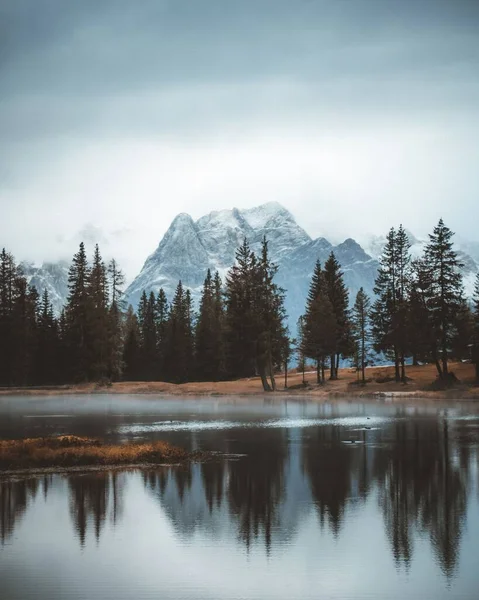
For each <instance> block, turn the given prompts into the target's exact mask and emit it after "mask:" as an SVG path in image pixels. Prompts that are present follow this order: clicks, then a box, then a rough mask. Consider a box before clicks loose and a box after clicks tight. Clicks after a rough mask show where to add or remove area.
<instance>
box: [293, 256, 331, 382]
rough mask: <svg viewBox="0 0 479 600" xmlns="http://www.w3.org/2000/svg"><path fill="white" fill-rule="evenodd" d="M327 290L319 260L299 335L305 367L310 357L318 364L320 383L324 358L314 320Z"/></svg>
mask: <svg viewBox="0 0 479 600" xmlns="http://www.w3.org/2000/svg"><path fill="white" fill-rule="evenodd" d="M325 288H326V285H325V281H324V275H323V271H322V268H321V263H320V262H319V260H317V261H316V264H315V266H314V271H313V276H312V278H311V283H310V286H309V291H308V297H307V300H306V311H305V314H304V317H302V318H301V323H300V325H301V331H300V334H299V335H300V338H301V354H302V355H303V365H304V359H305V358H306V357H309V358H311V359H313V360H314V361H315V362H316V376H317V377H316V378H317V382H318V383H320V382H321V361H322V358H321V356H320V354H319V351H318V348H319V344H320V340H319V339H317V335H318V329H317V328H316V327H315V324H314V319H315V317H316V315H317V301H318V298H319V297H320V296H321V295H324V294H325V293H326V291H325ZM323 364H324V361H323Z"/></svg>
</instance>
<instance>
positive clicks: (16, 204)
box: [0, 0, 479, 277]
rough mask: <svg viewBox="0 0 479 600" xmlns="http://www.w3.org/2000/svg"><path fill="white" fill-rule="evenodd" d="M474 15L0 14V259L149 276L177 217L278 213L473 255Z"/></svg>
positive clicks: (22, 2) (414, 9)
mask: <svg viewBox="0 0 479 600" xmlns="http://www.w3.org/2000/svg"><path fill="white" fill-rule="evenodd" d="M478 140H479V2H475V1H473V0H141V1H138V2H133V1H132V0H101V1H99V0H0V209H1V214H0V246H3V245H5V246H7V247H8V248H9V249H10V250H11V251H12V252H14V254H15V255H16V257H17V259H19V260H20V259H31V260H35V261H41V260H43V259H48V260H52V259H57V258H59V257H61V256H65V257H66V256H70V254H71V252H73V251H74V249H75V247H76V245H77V243H78V241H79V240H80V238H81V237H85V238H87V239H88V240H91V241H94V240H98V241H99V242H100V243H102V249H103V253H104V254H105V255H112V254H114V255H116V256H117V258H118V259H119V260H120V261H121V262H122V263H123V266H124V268H125V269H126V271H127V274H128V276H129V277H132V276H134V275H136V273H137V272H138V270H139V269H140V267H141V265H142V264H143V262H144V260H145V258H146V256H147V255H148V254H150V253H151V252H152V251H153V250H154V249H155V247H156V246H157V244H158V242H159V241H160V239H161V236H162V235H163V234H164V232H165V230H166V229H167V227H168V225H169V224H170V222H171V220H172V219H173V218H174V216H175V215H176V214H177V213H178V212H188V213H190V214H191V215H192V216H193V217H194V218H198V217H200V216H201V215H203V214H205V213H207V212H209V211H211V210H217V209H221V208H232V207H234V206H237V207H239V208H248V207H251V206H255V205H257V204H259V203H262V202H266V201H269V200H276V201H279V202H281V203H282V204H283V205H284V206H286V207H287V208H288V209H290V210H291V212H292V213H293V214H294V215H295V216H296V218H297V221H298V222H299V224H300V225H302V226H303V227H304V228H305V229H306V230H307V231H308V233H309V234H310V235H312V236H314V237H316V236H318V235H324V236H326V237H327V238H329V239H331V240H332V241H340V240H342V239H344V238H345V237H356V238H358V239H359V240H361V239H362V238H363V237H364V236H365V235H366V234H367V233H369V232H372V233H382V232H384V231H386V230H387V229H388V228H389V227H390V226H392V225H397V224H399V223H400V222H403V223H404V224H405V225H406V226H407V227H408V228H409V229H411V230H412V231H413V232H414V233H416V234H419V235H422V234H425V233H427V232H428V231H429V230H430V229H431V228H432V226H433V225H434V224H435V223H436V221H437V220H438V218H439V217H440V216H443V217H444V219H445V220H446V223H447V224H449V225H450V226H451V227H452V228H453V229H455V230H456V231H457V232H458V234H460V235H461V236H463V237H466V238H470V239H473V240H478V239H479V235H478V233H477V227H478V220H479V141H478Z"/></svg>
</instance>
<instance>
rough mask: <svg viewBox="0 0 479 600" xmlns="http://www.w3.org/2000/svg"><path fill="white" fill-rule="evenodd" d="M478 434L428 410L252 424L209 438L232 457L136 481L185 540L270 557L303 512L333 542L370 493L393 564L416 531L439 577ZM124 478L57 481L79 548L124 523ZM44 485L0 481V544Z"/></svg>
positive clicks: (405, 554)
mask: <svg viewBox="0 0 479 600" xmlns="http://www.w3.org/2000/svg"><path fill="white" fill-rule="evenodd" d="M477 433H478V429H477V427H471V424H470V423H468V422H466V421H461V420H457V421H448V420H446V419H440V418H430V417H421V418H419V417H417V418H404V419H396V420H391V421H390V422H389V423H387V424H386V425H384V426H383V427H381V428H377V429H369V428H367V427H361V428H357V429H354V428H345V427H341V426H340V425H338V424H337V423H334V424H331V425H322V426H320V427H314V428H299V429H294V428H293V429H279V428H270V429H268V428H265V429H259V428H252V427H250V428H244V429H242V430H238V431H234V432H228V434H226V433H224V432H223V433H221V432H215V433H214V434H211V435H214V436H216V438H217V439H216V442H217V443H216V445H215V447H216V448H218V447H219V446H221V449H222V450H223V451H224V452H234V453H235V454H236V455H238V456H233V457H229V458H226V459H225V458H218V459H215V460H211V461H209V462H205V463H203V464H192V465H187V466H183V467H178V468H170V469H168V468H162V469H158V470H155V471H150V472H142V473H141V475H140V476H141V477H142V480H143V484H144V489H145V490H146V491H147V494H148V496H149V497H150V498H153V499H154V500H155V502H156V505H157V506H158V507H159V508H160V509H161V512H162V513H163V514H165V515H166V516H167V518H168V520H169V522H170V523H171V525H172V527H173V528H174V531H175V532H176V534H177V535H178V536H180V537H182V538H186V539H191V538H192V537H193V535H194V534H195V532H197V531H201V532H202V533H203V534H204V535H208V536H210V537H211V538H212V539H216V540H218V539H225V538H227V537H231V536H233V537H234V538H236V540H238V543H239V544H240V545H242V546H243V547H244V548H245V549H247V550H248V551H250V549H251V548H252V546H253V545H256V546H258V545H260V546H262V547H263V548H264V550H265V552H266V553H268V554H270V553H274V552H275V548H276V546H279V545H280V544H282V543H284V542H285V540H291V539H293V538H294V536H295V535H296V534H297V532H298V530H299V528H300V526H301V524H302V522H304V521H305V520H306V519H308V518H309V517H310V515H311V514H315V515H316V517H317V523H318V526H319V532H320V533H319V535H321V531H323V532H324V530H325V529H327V530H329V531H330V532H331V533H332V534H333V535H334V536H335V537H336V538H338V537H340V536H341V533H342V526H343V524H344V523H345V521H347V520H348V519H351V518H357V519H360V518H361V512H360V511H361V509H362V507H363V506H364V505H365V503H366V502H367V501H369V500H371V499H372V500H373V501H374V502H375V503H376V505H377V507H378V510H379V514H380V515H381V518H382V520H383V523H384V530H385V533H386V535H387V538H388V540H389V544H390V549H391V553H392V557H393V560H394V561H395V563H396V564H397V566H398V567H400V568H401V567H403V568H405V569H406V570H408V569H409V568H410V565H411V563H412V561H413V560H414V552H415V544H417V543H418V539H419V538H420V537H421V536H422V537H423V538H426V539H428V540H429V543H430V547H431V549H432V551H433V553H434V555H435V556H436V559H437V562H438V564H439V565H440V568H441V569H442V571H443V573H444V574H445V575H446V576H447V577H448V578H452V577H453V576H454V574H455V573H456V570H457V566H458V559H459V551H460V546H461V539H462V535H463V533H464V530H465V525H466V513H467V505H468V499H469V497H470V496H471V491H474V490H472V489H471V488H472V485H471V473H473V472H474V471H473V469H472V468H471V465H472V463H473V464H474V465H476V464H477V462H475V461H476V460H477V459H476V451H477V444H478V439H479V438H478V435H477ZM220 438H221V439H220ZM208 439H209V440H210V442H211V440H212V439H213V438H211V437H210V438H208ZM353 442H354V443H353ZM195 443H196V442H194V441H193V442H192V446H194V445H195ZM204 445H205V443H203V446H204ZM242 454H244V455H242ZM471 461H472V462H471ZM131 476H132V475H131V474H129V473H121V472H118V473H117V472H113V473H89V474H84V475H74V476H70V477H67V478H64V479H61V478H58V479H61V481H66V482H67V488H66V489H67V490H68V499H69V512H70V519H71V523H72V524H73V527H74V530H75V532H76V536H77V538H78V542H79V544H80V545H81V546H82V547H83V546H85V544H86V543H87V537H88V535H89V532H91V535H92V536H94V539H95V540H96V542H97V543H99V542H100V540H101V537H102V531H103V529H104V526H105V523H106V522H107V520H109V521H110V522H111V523H112V524H113V525H115V524H118V523H120V522H121V519H122V514H123V511H124V509H125V507H124V492H125V490H126V487H127V485H128V483H129V481H130V479H129V478H130V477H131ZM51 486H52V478H51V477H47V478H44V479H27V480H20V481H3V482H0V538H1V542H2V544H5V543H6V542H8V540H9V539H10V538H11V536H12V533H13V531H14V528H15V527H16V526H18V524H19V522H20V520H21V518H22V515H24V514H25V512H26V511H27V509H28V506H29V505H30V504H31V503H33V502H34V501H35V499H36V498H37V496H38V495H39V494H38V492H39V490H40V488H41V489H42V492H43V496H44V498H45V499H46V498H47V496H48V494H49V493H50V489H51ZM40 496H41V494H40ZM133 510H134V508H133Z"/></svg>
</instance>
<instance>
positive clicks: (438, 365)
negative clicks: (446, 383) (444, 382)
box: [432, 348, 443, 379]
mask: <svg viewBox="0 0 479 600" xmlns="http://www.w3.org/2000/svg"><path fill="white" fill-rule="evenodd" d="M432 357H433V360H434V364H435V365H436V369H437V373H438V375H439V378H440V379H442V378H443V372H442V368H441V363H440V362H439V358H438V356H437V350H436V348H433V351H432Z"/></svg>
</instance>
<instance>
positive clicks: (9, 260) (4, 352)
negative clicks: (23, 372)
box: [0, 248, 18, 386]
mask: <svg viewBox="0 0 479 600" xmlns="http://www.w3.org/2000/svg"><path fill="white" fill-rule="evenodd" d="M17 276H18V274H17V268H16V265H15V260H14V258H13V256H12V255H11V254H10V253H9V252H7V251H6V250H5V248H4V249H3V250H2V252H1V254H0V340H1V343H0V385H6V386H9V385H12V384H13V379H12V377H13V373H12V368H13V364H12V361H13V344H14V329H13V306H14V295H15V289H16V288H15V281H16V279H17Z"/></svg>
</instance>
